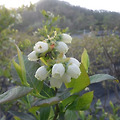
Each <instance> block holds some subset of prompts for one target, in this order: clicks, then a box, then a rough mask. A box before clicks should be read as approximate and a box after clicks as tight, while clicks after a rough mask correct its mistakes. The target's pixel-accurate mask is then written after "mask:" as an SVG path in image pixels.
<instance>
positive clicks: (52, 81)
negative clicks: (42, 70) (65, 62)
mask: <svg viewBox="0 0 120 120" xmlns="http://www.w3.org/2000/svg"><path fill="white" fill-rule="evenodd" d="M50 85H51V87H56V88H60V87H61V85H62V81H61V79H57V78H53V77H51V78H50Z"/></svg>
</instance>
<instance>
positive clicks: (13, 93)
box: [0, 86, 32, 104]
mask: <svg viewBox="0 0 120 120" xmlns="http://www.w3.org/2000/svg"><path fill="white" fill-rule="evenodd" d="M31 91H32V88H29V87H23V86H18V87H14V88H12V89H10V90H8V91H6V92H5V93H3V94H1V95H0V104H2V103H6V102H11V101H13V100H15V99H18V98H20V97H22V96H25V95H27V94H28V93H29V92H31Z"/></svg>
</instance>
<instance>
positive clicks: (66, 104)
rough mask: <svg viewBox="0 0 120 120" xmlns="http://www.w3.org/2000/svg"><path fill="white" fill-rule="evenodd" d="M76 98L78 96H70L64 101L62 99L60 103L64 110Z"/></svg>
mask: <svg viewBox="0 0 120 120" xmlns="http://www.w3.org/2000/svg"><path fill="white" fill-rule="evenodd" d="M77 97H79V95H72V96H70V97H68V98H66V99H64V100H63V101H62V105H63V106H64V108H65V107H66V106H68V105H70V104H71V103H72V102H73V101H74V100H75V99H76V98H77Z"/></svg>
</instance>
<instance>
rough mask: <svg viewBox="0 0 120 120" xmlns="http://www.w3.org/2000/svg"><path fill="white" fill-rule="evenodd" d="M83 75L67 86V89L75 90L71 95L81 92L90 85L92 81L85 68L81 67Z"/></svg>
mask: <svg viewBox="0 0 120 120" xmlns="http://www.w3.org/2000/svg"><path fill="white" fill-rule="evenodd" d="M80 70H81V75H80V76H79V77H78V78H77V79H72V80H71V82H70V83H68V84H66V87H67V88H73V89H72V90H71V94H73V93H76V92H80V91H82V90H83V89H84V88H86V87H87V86H88V85H89V84H90V79H89V77H88V74H87V72H86V70H85V68H84V66H83V64H81V65H80Z"/></svg>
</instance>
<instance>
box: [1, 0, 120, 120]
mask: <svg viewBox="0 0 120 120" xmlns="http://www.w3.org/2000/svg"><path fill="white" fill-rule="evenodd" d="M42 10H45V11H50V12H52V13H53V14H54V15H55V17H54V18H55V19H54V23H53V25H54V27H56V25H57V30H58V31H59V28H60V29H65V28H68V29H66V30H67V32H68V33H70V34H71V36H72V37H73V41H72V45H71V46H70V49H69V53H68V54H67V55H68V56H73V57H75V58H77V59H78V60H80V58H81V54H82V52H83V50H84V48H86V50H87V52H88V54H89V59H90V68H89V75H93V74H95V73H106V74H110V75H112V76H114V77H116V78H117V79H118V81H119V80H120V13H117V12H110V11H104V10H101V11H93V10H89V9H85V8H81V7H79V6H72V5H70V4H69V3H67V2H63V1H59V0H43V1H40V2H38V3H36V4H35V5H32V4H31V5H30V6H22V7H20V8H18V9H7V8H5V7H4V6H0V93H3V92H5V91H6V90H7V89H9V88H10V87H11V86H12V84H11V82H12V77H11V73H10V68H11V60H12V58H13V57H14V56H15V55H16V49H15V46H14V42H15V43H16V44H17V45H18V46H19V48H20V49H21V51H23V53H24V54H25V55H27V54H28V53H29V52H31V51H32V46H33V45H34V43H35V42H36V41H39V40H40V39H42V38H40V35H36V31H40V30H41V29H42V28H43V27H44V30H45V28H46V26H45V25H44V22H43V21H45V18H44V17H43V15H42V14H41V11H42ZM56 16H57V17H56ZM58 18H59V19H58ZM57 19H58V20H57ZM46 24H49V23H46ZM64 32H65V31H64ZM41 34H43V33H41ZM118 81H117V82H115V81H114V82H111V81H107V82H106V81H105V82H102V83H99V85H98V84H94V85H92V86H90V89H93V90H95V98H96V99H95V98H94V99H95V102H96V101H97V100H98V98H102V99H101V100H102V104H103V106H102V107H103V108H104V109H106V108H107V109H108V107H109V105H107V104H106V103H107V102H109V101H110V100H111V101H112V99H111V98H110V94H111V93H114V96H113V97H114V98H115V100H113V101H112V102H113V103H115V104H117V105H119V102H120V92H119V90H120V86H119V83H118ZM13 84H14V83H13ZM95 86H96V87H97V88H99V89H98V90H97V88H96V87H95ZM105 96H107V97H105ZM103 97H104V98H103ZM16 104H17V103H16ZM5 106H7V107H6V108H5ZM17 106H18V105H16V108H12V105H8V104H7V105H4V106H0V118H1V116H3V114H8V113H7V111H8V109H17ZM111 106H112V103H111ZM113 109H116V108H115V107H114V108H113ZM113 109H112V110H113ZM95 110H96V108H95ZM101 110H103V109H101ZM97 112H98V111H97ZM115 112H116V111H115ZM103 113H104V112H103ZM80 114H81V115H83V114H84V113H80ZM91 114H93V113H92V112H91ZM96 114H97V113H96ZM108 114H109V113H108ZM116 114H117V112H116V113H115V115H116ZM110 115H111V113H110ZM111 116H112V115H111ZM88 117H89V116H88ZM81 118H82V117H81ZM113 118H114V116H113ZM8 119H9V115H8ZM85 119H87V120H88V118H85ZM85 119H83V120H85ZM91 119H93V118H91ZM94 119H97V117H95V118H94ZM9 120H10V119H9ZM101 120H102V119H101ZM103 120H104V119H103ZM111 120H119V119H118V118H117V119H116V118H115V119H111Z"/></svg>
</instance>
